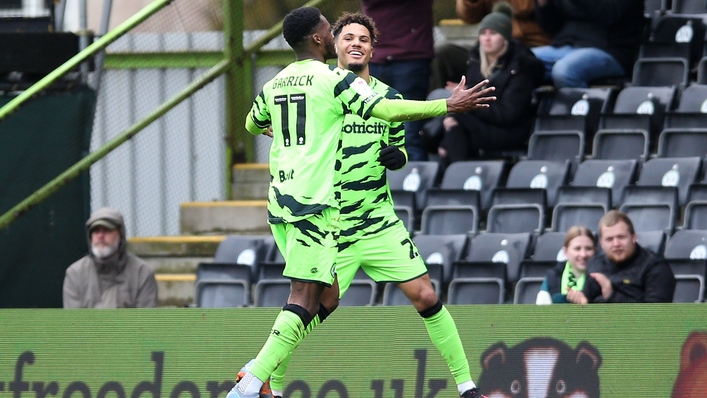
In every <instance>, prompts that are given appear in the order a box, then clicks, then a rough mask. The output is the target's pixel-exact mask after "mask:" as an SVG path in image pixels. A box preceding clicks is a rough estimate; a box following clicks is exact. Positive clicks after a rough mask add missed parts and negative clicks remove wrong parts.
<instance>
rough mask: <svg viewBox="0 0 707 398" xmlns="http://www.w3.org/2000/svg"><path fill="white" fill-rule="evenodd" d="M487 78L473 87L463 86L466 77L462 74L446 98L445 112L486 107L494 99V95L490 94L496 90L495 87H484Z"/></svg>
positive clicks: (466, 110)
mask: <svg viewBox="0 0 707 398" xmlns="http://www.w3.org/2000/svg"><path fill="white" fill-rule="evenodd" d="M488 83H489V81H488V80H482V81H480V82H478V83H476V85H475V86H474V87H471V88H468V89H466V88H464V87H465V84H466V77H465V76H462V79H461V81H460V82H459V84H458V85H457V87H455V88H454V90H452V94H451V95H450V96H449V98H447V112H449V113H458V112H468V111H471V110H474V109H479V108H488V107H489V103H490V102H493V101H496V97H495V96H492V95H490V94H491V93H493V92H494V91H495V90H496V87H493V86H491V87H486V88H484V86H485V85H487V84H488Z"/></svg>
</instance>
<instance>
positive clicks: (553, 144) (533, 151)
mask: <svg viewBox="0 0 707 398" xmlns="http://www.w3.org/2000/svg"><path fill="white" fill-rule="evenodd" d="M583 157H584V132H583V131H577V130H540V131H534V132H533V133H532V134H531V135H530V141H529V143H528V159H529V160H550V161H556V162H564V161H565V160H569V161H570V162H573V163H579V162H581V161H582V158H583Z"/></svg>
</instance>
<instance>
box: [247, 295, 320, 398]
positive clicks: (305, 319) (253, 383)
mask: <svg viewBox="0 0 707 398" xmlns="http://www.w3.org/2000/svg"><path fill="white" fill-rule="evenodd" d="M311 321H312V318H311V316H310V315H309V312H307V310H306V309H304V308H303V307H300V306H298V305H295V304H287V305H286V306H285V307H284V308H283V309H282V311H280V313H279V314H278V315H277V318H275V323H274V324H273V327H272V332H271V333H270V336H269V337H268V340H267V341H266V342H265V344H264V345H263V348H261V349H260V352H259V353H258V356H256V357H255V361H254V362H253V365H252V366H251V368H250V371H249V372H248V373H247V374H246V376H244V377H243V379H242V380H241V382H239V383H238V391H239V392H241V393H243V394H255V393H259V392H260V387H262V385H263V382H264V381H265V380H267V379H268V377H270V374H271V373H272V372H273V371H274V370H275V368H277V366H278V365H279V364H280V363H281V362H282V361H283V360H284V359H285V358H287V357H288V356H289V353H290V351H292V350H294V348H295V347H297V345H298V344H299V342H300V341H302V339H303V338H304V336H306V334H307V331H306V330H307V326H309V325H310V324H311ZM251 374H252V375H253V376H255V377H252V378H250V377H248V376H249V375H251Z"/></svg>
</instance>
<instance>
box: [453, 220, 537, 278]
mask: <svg viewBox="0 0 707 398" xmlns="http://www.w3.org/2000/svg"><path fill="white" fill-rule="evenodd" d="M531 243H532V239H531V234H529V233H517V234H502V233H491V232H486V233H481V234H479V235H476V236H474V237H473V238H471V241H470V244H469V246H468V250H467V253H466V255H465V256H464V257H463V260H460V261H458V262H455V263H454V265H453V268H452V276H453V277H455V278H456V277H501V276H502V275H505V276H506V280H507V281H508V282H511V283H514V282H515V281H517V280H518V275H519V272H520V262H521V261H522V260H524V259H526V258H527V256H528V252H529V249H530V245H531ZM499 265H501V267H499ZM462 267H467V268H464V269H463V268H462ZM469 267H470V268H469Z"/></svg>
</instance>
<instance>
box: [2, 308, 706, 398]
mask: <svg viewBox="0 0 707 398" xmlns="http://www.w3.org/2000/svg"><path fill="white" fill-rule="evenodd" d="M449 310H450V312H451V313H452V315H453V316H454V317H455V319H456V322H457V325H458V327H459V331H460V335H461V338H462V341H463V342H464V345H465V349H466V353H467V356H468V358H469V362H470V366H471V372H472V376H473V377H474V379H475V380H476V381H477V384H479V385H480V386H481V387H482V388H483V389H484V391H486V393H487V394H488V392H490V391H491V390H494V389H499V390H505V391H507V393H508V395H504V396H523V397H527V396H530V397H535V398H538V397H546V396H547V397H555V396H569V394H570V393H572V392H577V391H583V392H584V393H585V395H582V396H587V397H598V396H603V397H641V396H651V397H669V396H671V392H672V391H673V387H674V386H677V387H678V389H679V388H683V389H685V391H692V393H694V394H692V393H689V392H687V393H686V392H682V393H679V394H678V395H672V396H673V397H692V396H704V395H700V394H704V390H703V389H702V390H699V389H698V388H701V387H699V385H700V383H702V384H704V383H706V382H707V306H705V305H699V304H668V305H659V304H654V305H640V304H636V305H618V304H617V305H595V306H586V307H582V306H573V305H564V306H563V305H557V306H546V307H538V306H522V305H486V306H450V307H449ZM278 311H279V310H278V309H277V308H237V309H223V310H204V309H138V310H58V309H38V310H13V309H8V310H2V311H0V397H2V398H5V397H7V398H9V397H13V398H20V397H24V398H28V397H36V398H45V397H61V398H70V397H73V398H105V397H110V398H125V397H130V398H138V397H142V398H147V397H150V398H161V397H164V398H167V397H169V398H178V397H182V398H189V397H193V398H201V397H208V398H216V397H217V396H221V397H224V396H225V393H224V392H225V391H227V390H228V389H229V388H230V387H231V386H232V385H233V378H234V376H235V373H236V372H237V371H238V369H239V368H240V366H241V365H242V364H244V363H245V362H247V361H248V360H249V359H250V358H252V357H254V356H255V355H256V354H257V351H258V349H259V348H260V347H261V345H262V343H263V341H264V339H265V338H266V336H267V335H268V331H269V328H270V327H271V325H272V321H273V319H274V317H275V315H276V314H277V312H278ZM676 380H677V382H676ZM702 388H704V386H703V387H702ZM540 390H541V391H542V392H540V393H539V392H538V391H540ZM528 391H530V394H528ZM546 391H549V392H546ZM676 391H677V390H676ZM512 392H515V393H516V394H513V393H512ZM285 396H290V397H298V398H299V397H301V398H309V397H330V398H333V397H352V398H363V397H372V398H382V397H396V398H402V397H405V398H408V397H415V398H423V397H425V398H432V397H457V396H458V395H457V394H456V392H455V384H454V380H453V379H452V378H451V376H450V374H449V371H448V370H447V369H446V365H445V364H444V362H443V360H442V358H441V357H440V355H439V354H438V353H437V351H436V350H435V348H434V347H433V346H432V344H431V343H430V341H429V339H428V337H427V333H426V331H425V328H424V325H423V323H422V321H421V320H420V318H419V316H418V315H417V313H416V312H415V311H414V309H413V308H412V307H345V308H341V309H339V310H338V311H337V312H336V313H335V314H333V315H332V316H331V317H330V318H329V319H327V321H326V322H325V323H324V324H322V325H321V326H320V327H319V328H317V329H316V331H315V332H313V333H312V335H311V336H309V337H308V338H307V339H305V340H304V342H303V343H302V344H301V347H299V349H298V350H297V351H296V354H295V356H294V357H293V360H292V362H291V368H290V372H289V373H288V379H287V381H286V393H285Z"/></svg>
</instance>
